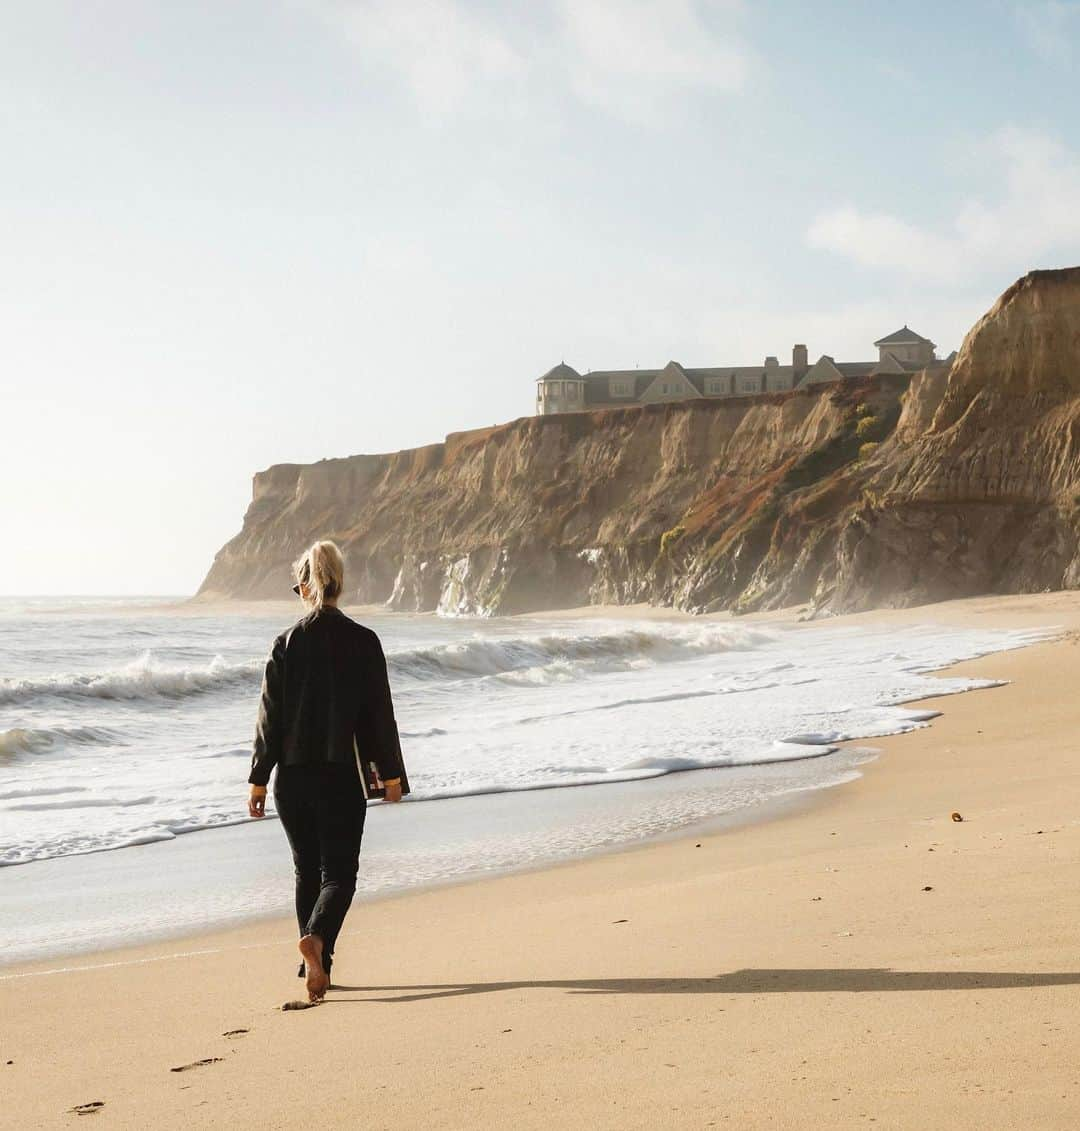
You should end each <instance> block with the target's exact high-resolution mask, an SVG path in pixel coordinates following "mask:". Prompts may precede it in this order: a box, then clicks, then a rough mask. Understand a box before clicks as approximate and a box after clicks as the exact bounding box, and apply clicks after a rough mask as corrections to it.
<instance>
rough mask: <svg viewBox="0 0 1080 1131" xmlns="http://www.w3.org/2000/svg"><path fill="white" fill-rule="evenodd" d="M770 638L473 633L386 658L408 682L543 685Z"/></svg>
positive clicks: (729, 633) (752, 634) (763, 634)
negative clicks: (550, 679) (504, 680)
mask: <svg viewBox="0 0 1080 1131" xmlns="http://www.w3.org/2000/svg"><path fill="white" fill-rule="evenodd" d="M775 639H776V634H775V632H771V631H767V630H765V629H760V628H747V627H744V626H737V625H728V624H710V625H701V626H697V625H694V626H685V627H684V626H682V625H678V626H663V627H661V626H659V625H658V626H656V627H649V628H623V629H614V630H611V631H605V632H598V633H595V634H583V633H575V634H569V633H567V634H560V633H545V634H542V635H536V636H507V637H492V636H481V635H479V634H477V635H476V636H473V637H471V638H469V639H467V640H463V641H460V642H455V643H452V644H438V645H435V646H433V647H429V648H412V649H406V650H403V651H400V652H392V653H390V654H389V655H388V656H387V658H386V659H387V666H388V667H389V668H390V670H391V672H392V673H393V674H395V675H398V676H402V677H406V678H409V679H413V680H423V681H433V680H442V679H448V678H449V679H476V678H482V677H517V678H518V679H520V678H521V677H523V676H527V677H528V678H529V681H530V682H545V679H544V676H545V674H550V675H555V676H557V677H562V678H573V677H574V675H576V674H579V673H581V674H584V673H585V672H595V671H604V670H608V671H616V670H625V669H626V668H629V667H633V666H635V665H638V664H649V663H664V662H671V661H678V660H686V659H691V658H693V657H695V656H703V655H710V654H716V653H719V652H735V651H748V650H751V649H753V648H757V647H759V646H760V645H762V644H767V643H770V642H772V641H774V640H775Z"/></svg>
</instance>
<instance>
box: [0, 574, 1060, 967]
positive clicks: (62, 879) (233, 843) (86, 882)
mask: <svg viewBox="0 0 1080 1131" xmlns="http://www.w3.org/2000/svg"><path fill="white" fill-rule="evenodd" d="M1052 596H1053V597H1054V598H1057V600H1052V601H1050V602H1047V601H1046V600H1045V599H1043V600H1040V601H1037V602H1036V605H1035V606H1034V607H1032V608H1030V609H1026V608H1017V607H1015V606H1016V600H1015V599H1004V600H1006V601H1008V608H1002V607H1001V606H1000V603H1001V601H1002V600H1003V599H1000V598H978V599H974V600H973V601H962V602H952V603H949V604H948V605H941V606H929V607H927V608H928V609H929V610H933V612H934V613H936V614H937V615H936V616H933V617H932V618H927V619H929V620H930V621H932V623H935V624H938V623H944V624H949V623H954V624H957V626H958V627H959V626H971V625H972V623H973V620H972V618H973V616H976V617H978V618H979V619H980V620H981V619H982V618H984V617H987V616H989V617H990V618H991V619H993V620H994V621H995V623H996V624H1000V625H1001V626H1002V627H1010V628H1011V627H1016V625H1017V622H1018V621H1019V620H1024V621H1026V625H1025V627H1031V626H1032V625H1049V624H1051V623H1052V622H1056V620H1057V619H1058V618H1055V617H1054V616H1052V615H1050V611H1051V610H1050V607H1049V606H1050V605H1056V606H1061V607H1062V612H1063V613H1065V612H1068V609H1067V608H1065V607H1064V606H1067V605H1069V604H1070V600H1069V598H1070V596H1071V595H1070V594H1067V593H1066V594H1058V595H1052ZM1076 597H1077V599H1076V602H1075V603H1076V610H1077V619H1078V623H1080V595H1076ZM641 608H642V607H641V606H606V607H600V609H601V613H602V618H601V619H605V620H610V621H613V622H618V621H621V620H627V621H637V620H638V619H639V618H640V611H641ZM593 611H594V610H591V609H590V608H584V609H569V610H561V611H559V612H555V613H552V614H551V615H550V617H549V618H544V619H552V620H554V619H573V620H579V619H581V618H582V617H583V616H585V614H587V613H589V612H593ZM667 611H668V610H654V613H655V615H654V616H653V617H651V618H648V619H653V620H667V619H668V618H667V617H666V616H665V615H664V614H665V613H666V612H667ZM922 611H923V610H922V609H920V610H890V611H882V612H878V613H869V614H856V615H854V616H851V617H844V618H833V619H831V620H830V621H828V622H804V623H798V624H796V623H795V622H794V620H793V617H794V615H795V614H796V613H797V612H798V610H797V609H796V610H787V611H786V613H787V615H786V617H781V618H774V619H770V618H768V617H767V616H766V615H765V614H762V615H760V616H756V617H754V618H730V617H729V616H728V615H727V614H711V615H709V616H707V617H701V618H698V617H691V616H690V614H679V615H678V616H677V619H678V620H690V621H697V620H708V621H715V620H722V621H725V622H726V621H728V620H735V619H753V620H755V621H757V622H759V623H762V622H764V623H774V624H783V625H785V626H786V627H788V628H792V627H799V628H807V629H810V630H813V629H814V628H820V627H827V626H835V625H845V624H855V623H859V622H865V623H867V624H871V625H874V626H878V627H880V625H881V623H882V620H883V619H884V618H886V617H887V618H889V619H892V620H894V621H897V622H899V623H902V624H910V623H923V621H924V618H923V617H921V616H915V615H914V614H917V613H919V612H922ZM410 615H411V614H410ZM1032 647H1039V644H1037V643H1036V644H1032V645H1027V646H1026V648H1032ZM1007 654H1008V653H1007V652H998V651H995V652H990V653H989V654H988V655H987V656H985V657H982V658H983V659H986V660H989V661H991V662H992V661H993V660H994V658H996V657H999V656H1003V655H1007ZM968 662H977V661H968ZM963 666H964V665H963V664H961V665H959V668H963ZM954 670H958V669H957V668H956V666H945V667H943V668H941V669H937V670H935V671H933V673H932V676H933V677H938V678H947V677H949V676H950V674H952V673H953V672H954ZM977 690H983V688H970V689H967V690H966V691H962V692H960V694H962V695H967V694H969V693H970V692H971V691H977ZM956 694H957V693H956V692H955V691H942V692H941V693H939V694H936V695H931V696H928V697H924V698H919V699H915V700H911V701H898V702H897V706H902V707H904V708H907V709H911V708H917V707H919V706H921V705H922V704H936V703H937V700H939V699H942V698H946V697H948V698H953V697H955V696H956ZM936 711H937V708H935V712H936ZM929 725H931V726H933V725H935V722H933V721H931V722H930V723H929ZM891 737H894V736H893V735H888V736H880V737H879V736H873V735H871V736H870V737H865V736H858V735H855V736H853V737H851V738H848V739H844V740H837V741H836V742H835V743H834V744H833V745H834V750H833V751H832V752H830V753H828V755H825V752H824V751H823V754H822V755H808V756H804V757H802V758H798V759H794V760H793V761H792V763H791V764H792V765H805V764H807V763H812V762H815V761H817V759H818V758H819V757H822V756H828V757H829V758H830V759H832V758H833V757H835V755H836V753H837V752H840V753H846V754H847V755H848V756H849V758H848V764H846V765H841V766H838V767H837V768H836V770H835V772H836V773H838V774H839V775H840V778H839V780H831V781H829V780H826V781H820V782H819V781H815V782H812V783H810V784H807V785H802V786H798V785H797V786H794V787H792V788H790V789H788V790H786V791H784V792H780V793H778V794H775V795H773V796H770V797H767V798H764V799H759V800H756V801H753V802H752V803H750V804H747V805H744V806H740V807H738V808H735V809H729V810H725V811H722V812H717V813H712V814H709V815H706V816H702V817H695V818H692V819H689V820H685V821H683V822H681V823H677V824H674V825H672V826H670V827H667V828H663V829H660V830H659V831H655V832H649V833H645V834H642V835H638V836H634V837H632V838H629V839H620V840H613V841H610V842H606V843H597V844H592V845H587V846H584V847H582V848H581V849H580V850H579V851H577V852H575V853H573V854H568V855H565V856H560V855H553V856H548V857H542V858H539V859H527V858H526V859H522V860H521V861H520V862H514V863H509V864H502V865H494V866H492V867H490V868H473V869H470V870H467V871H464V872H461V873H458V874H451V875H448V876H444V877H433V878H425V879H422V880H420V881H404V882H403V883H402V884H401V886H395V885H390V886H388V887H384V888H379V889H377V890H374V891H363V889H362V888H361V890H359V891H358V894H357V905H358V906H364V907H368V906H371V905H373V904H374V903H376V902H378V901H381V900H383V899H390V898H399V897H401V896H408V895H409V894H411V893H417V894H419V893H423V892H425V891H428V890H440V889H445V888H452V887H457V886H460V885H467V884H472V883H483V882H486V881H488V880H491V879H495V878H499V877H502V876H515V875H528V874H532V873H535V872H538V871H544V870H547V869H557V868H562V867H565V866H568V865H571V864H573V863H575V862H578V861H587V860H590V859H592V858H594V857H597V856H605V855H611V854H619V853H623V852H632V851H635V850H638V849H646V850H647V849H648V848H649V847H650V846H652V845H656V844H663V843H666V842H668V841H671V840H679V839H685V838H690V837H701V836H712V835H718V834H719V833H721V832H725V831H730V830H731V829H735V828H746V827H750V826H756V825H759V824H763V823H769V822H772V821H776V820H781V819H785V818H786V817H787V816H788V815H789V814H790V813H791V812H801V811H802V810H804V809H806V808H808V807H812V806H818V805H821V804H824V803H825V802H824V799H823V798H822V797H820V796H818V795H822V794H826V793H832V792H834V791H836V790H838V789H840V788H842V787H843V786H845V785H849V784H851V779H852V777H855V778H857V777H858V776H861V774H862V773H863V770H862V769H861V767H862V766H864V765H866V764H867V763H869V762H872V761H875V760H876V759H877V758H879V757H880V756H881V747H880V745H879V744H880V743H882V742H883V741H885V738H891ZM895 737H899V735H897V736H895ZM770 764H772V765H776V764H777V763H769V762H763V763H756V762H750V763H746V764H743V765H739V766H737V767H725V768H721V769H719V770H713V769H711V768H708V767H693V768H687V769H685V770H673V771H670V772H668V773H666V774H664V775H661V776H660V777H659V778H655V777H654V778H649V779H646V780H645V781H644V782H635V781H621V782H620V781H617V780H616V781H613V782H599V781H590V782H581V783H566V784H563V785H560V786H554V785H551V786H540V785H538V786H532V787H528V788H523V789H520V790H514V789H508V790H502V791H486V790H485V791H480V792H478V793H476V794H463V795H461V796H460V797H436V798H431V799H428V798H422V799H421V800H438V801H442V802H444V803H445V802H450V803H451V804H452V805H453V804H455V803H459V802H464V803H466V804H471V805H477V804H486V803H488V802H490V801H491V799H492V798H509V799H521V803H522V804H528V800H529V799H531V798H533V797H534V796H535V795H536V794H538V793H550V794H555V795H559V794H562V793H563V791H565V790H568V789H572V790H573V791H574V792H576V791H577V790H578V789H579V788H580V789H585V788H586V787H587V786H589V785H599V786H603V787H604V789H605V790H607V791H609V792H610V791H612V790H619V789H620V788H622V789H627V790H630V791H633V790H636V789H639V788H643V789H645V790H651V789H655V788H656V787H657V786H660V787H661V788H664V789H668V790H670V789H671V787H672V785H673V784H674V783H675V782H677V781H678V780H679V779H686V778H691V779H692V778H695V777H696V776H697V775H699V774H706V775H710V774H713V773H721V774H725V775H727V774H730V773H731V772H732V770H733V769H735V770H743V769H751V768H754V767H760V766H768V765H770ZM781 764H782V763H781ZM515 803H516V800H515ZM413 804H415V802H413ZM374 808H375V810H376V812H377V810H378V809H379V806H375V807H374ZM269 816H270V817H271V820H270V821H269V822H266V823H265V825H264V828H263V829H262V830H261V833H256V832H255V831H254V830H252V829H250V828H247V827H246V826H250V825H251V824H253V822H251V821H249V820H247V819H246V818H245V819H240V818H238V819H236V820H234V821H230V822H225V823H222V824H220V825H212V826H207V827H204V828H201V829H193V830H191V831H190V832H184V833H182V834H177V835H175V836H174V837H172V838H161V839H160V840H153V841H147V842H145V843H142V844H129V845H120V846H116V847H111V848H102V849H96V850H91V851H87V852H81V853H72V854H67V855H61V856H55V857H45V858H42V859H38V860H32V861H28V862H26V863H23V864H13V865H10V866H9V867H5V868H0V883H2V880H3V878H4V877H5V875H7V876H8V877H9V878H10V880H9V884H8V890H7V897H8V898H7V903H8V905H9V906H11V905H12V904H16V905H17V904H18V894H17V895H16V897H15V899H13V898H12V894H11V893H12V890H13V889H15V890H16V892H18V889H19V888H22V889H29V888H33V887H35V886H37V885H35V883H34V881H35V880H39V879H42V878H44V881H45V882H44V886H45V887H46V888H50V887H51V888H52V889H54V890H57V891H58V890H60V889H67V890H69V891H71V890H73V885H74V889H75V890H78V891H79V895H80V897H82V898H85V897H86V893H85V892H84V890H83V889H84V888H88V889H90V891H91V892H93V893H96V894H97V896H98V897H99V898H100V900H102V901H104V900H105V899H107V898H108V891H109V888H110V886H113V887H115V885H116V884H117V883H118V882H120V876H115V877H114V876H110V875H107V874H105V873H106V872H107V870H108V868H109V865H108V864H107V863H106V862H105V861H107V860H108V859H110V858H113V857H114V854H115V855H117V856H120V857H122V863H119V862H118V864H117V870H118V871H122V872H136V873H139V872H140V867H139V866H138V865H137V864H136V861H137V860H141V861H142V865H141V873H142V874H141V875H139V874H137V875H136V881H135V886H136V887H139V886H141V885H142V883H144V882H145V873H147V872H150V871H154V870H155V869H157V868H167V869H168V870H170V872H172V873H173V874H174V875H183V874H184V873H185V871H187V872H191V871H192V870H193V869H200V868H208V867H209V868H212V867H213V865H214V859H215V850H216V854H217V855H221V856H224V857H229V856H230V855H231V856H239V855H242V854H243V853H244V852H249V851H250V850H251V848H252V847H253V845H252V844H251V843H250V840H251V838H253V837H258V836H260V835H261V836H262V840H263V841H266V840H268V839H270V838H271V836H272V834H270V836H267V835H264V834H268V833H269V829H272V828H273V826H275V825H276V824H277V822H276V820H274V819H273V818H274V814H269ZM485 816H487V814H486V813H483V812H480V811H474V819H475V820H480V821H482V820H483V819H484V817H485ZM379 819H380V818H379V816H378V815H376V816H375V820H376V821H378V820H379ZM266 826H269V828H267V827H266ZM244 838H248V839H246V840H245V839H244ZM278 839H280V836H279V837H278ZM368 839H370V834H369V838H368ZM178 842H179V843H178ZM196 845H197V847H196ZM275 848H280V846H277V845H275V846H270V847H269V848H268V851H269V852H270V853H271V854H273V852H274V849H275ZM369 854H370V850H369ZM155 858H156V859H157V861H158V862H157V863H156V864H155V863H154V860H155ZM193 861H194V863H193ZM24 870H25V872H24ZM65 872H69V873H70V875H64V873H65ZM14 873H17V874H18V879H15V877H14V875H13V874H14ZM233 878H234V880H236V881H238V882H241V883H243V882H244V880H243V879H242V878H240V877H233ZM273 879H274V880H276V881H278V883H279V886H281V891H284V890H285V889H284V886H282V885H281V880H280V877H278V876H274V877H273ZM266 880H267V877H266V876H265V875H260V876H258V878H257V886H258V887H259V888H260V889H261V892H260V894H262V893H264V892H265V891H266V888H267V884H266ZM127 882H128V884H129V886H131V884H130V877H129V878H128V881H127ZM181 891H183V892H184V894H187V895H189V896H190V895H191V894H192V893H188V892H186V890H185V889H183V888H181ZM22 898H23V904H28V903H30V902H31V897H30V896H28V895H27V894H26V893H25V891H24V892H23V893H22ZM278 902H279V906H278V907H276V908H274V909H272V910H268V911H263V912H254V913H252V912H248V913H244V914H242V915H240V914H237V913H235V912H233V913H226V914H221V913H219V921H218V922H215V923H212V924H199V925H194V924H192V923H191V922H188V921H181V922H178V923H176V922H174V923H170V924H168V925H166V926H161V927H159V928H156V929H153V930H143V931H140V932H139V933H138V934H137V935H136V937H134V938H130V939H125V935H127V934H129V932H130V929H129V928H126V927H123V926H118V927H115V928H113V927H110V928H108V929H107V933H106V935H105V937H106V939H107V941H106V942H105V944H104V946H101V945H98V946H95V945H93V944H88V943H87V942H86V941H85V939H84V938H77V939H73V940H71V941H69V942H67V943H58V944H55V945H54V946H52V947H50V948H49V953H48V956H47V960H48V961H69V960H72V961H73V960H75V959H77V958H79V957H80V956H84V955H87V954H111V953H113V952H114V951H115V952H126V951H128V950H131V949H137V948H140V947H144V946H147V945H167V944H169V943H171V942H178V941H180V940H184V939H194V938H198V937H199V936H200V934H201V933H203V932H205V931H211V932H219V931H231V930H236V929H243V928H244V927H246V926H251V925H256V924H267V923H275V924H278V925H280V924H281V923H283V922H284V923H288V922H291V918H290V917H289V915H288V914H287V912H286V910H285V904H286V902H288V901H286V900H285V899H284V898H280V899H279V901H278ZM66 913H67V912H65V914H66ZM49 926H52V924H49ZM13 943H14V944H15V945H14V948H12V945H11V944H13ZM26 961H27V958H26V954H25V948H22V949H20V947H19V946H18V944H17V943H16V941H15V940H14V939H12V940H9V944H8V947H7V949H5V950H3V951H0V972H7V971H9V970H12V969H15V968H18V967H21V966H22V965H24V964H25V963H26ZM0 979H2V974H0Z"/></svg>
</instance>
